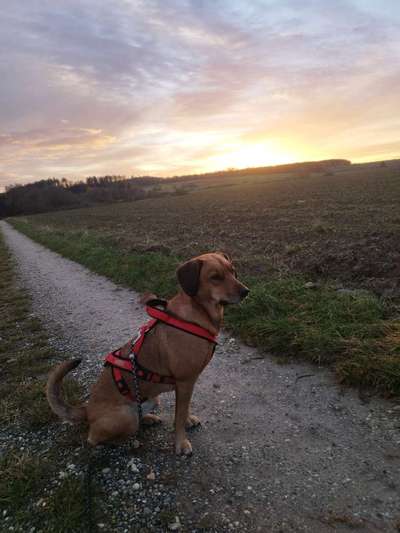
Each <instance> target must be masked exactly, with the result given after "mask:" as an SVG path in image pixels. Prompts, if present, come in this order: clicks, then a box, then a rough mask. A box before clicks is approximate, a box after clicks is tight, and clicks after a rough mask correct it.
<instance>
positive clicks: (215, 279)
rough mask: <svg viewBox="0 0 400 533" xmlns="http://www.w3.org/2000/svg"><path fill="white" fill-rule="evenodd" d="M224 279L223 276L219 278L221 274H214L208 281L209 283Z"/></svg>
mask: <svg viewBox="0 0 400 533" xmlns="http://www.w3.org/2000/svg"><path fill="white" fill-rule="evenodd" d="M223 279H224V277H223V276H221V274H218V273H215V274H213V275H212V276H211V277H210V280H211V281H222V280H223Z"/></svg>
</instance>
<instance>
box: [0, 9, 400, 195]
mask: <svg viewBox="0 0 400 533" xmlns="http://www.w3.org/2000/svg"><path fill="white" fill-rule="evenodd" d="M336 157H339V158H348V159H351V160H352V161H357V162H363V161H372V160H382V159H390V158H396V157H400V1H399V0H254V1H251V0H158V1H157V0H108V1H107V2H106V1H101V0H57V1H54V0H16V1H15V2H9V1H8V0H7V1H6V0H0V188H2V187H4V186H6V185H9V184H14V183H24V182H28V181H34V180H37V179H42V178H48V177H53V176H54V177H66V178H68V179H78V178H82V177H85V176H90V175H105V174H123V175H127V176H130V175H144V174H152V175H158V176H171V175H177V174H188V173H195V172H205V171H210V170H221V169H226V168H243V167H250V166H262V165H270V164H279V163H289V162H295V161H305V160H317V159H324V158H336Z"/></svg>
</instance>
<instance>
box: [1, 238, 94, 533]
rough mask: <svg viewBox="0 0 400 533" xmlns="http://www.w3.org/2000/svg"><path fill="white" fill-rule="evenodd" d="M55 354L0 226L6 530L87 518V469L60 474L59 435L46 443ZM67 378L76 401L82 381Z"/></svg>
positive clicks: (54, 527)
mask: <svg viewBox="0 0 400 533" xmlns="http://www.w3.org/2000/svg"><path fill="white" fill-rule="evenodd" d="M54 355H55V354H54V351H53V350H52V349H51V348H50V346H49V343H48V339H47V336H46V333H45V332H44V330H43V328H42V326H41V323H40V322H39V321H38V320H37V318H36V317H35V316H34V315H33V314H32V311H31V302H30V299H29V297H28V295H27V294H26V293H25V292H24V291H22V290H21V289H20V288H19V287H18V286H17V283H16V279H15V275H14V271H13V262H12V258H11V257H10V254H9V252H8V250H7V248H6V246H5V244H4V241H3V239H2V236H1V234H0V372H1V376H2V379H1V382H0V425H1V427H2V436H3V435H4V437H5V438H4V442H3V444H2V449H1V454H0V455H1V459H0V515H1V517H2V524H3V527H4V531H5V530H7V531H8V530H10V531H31V530H32V528H36V530H37V531H44V532H47V531H49V532H50V531H51V532H67V531H71V532H72V531H73V532H75V531H82V528H83V527H84V524H85V523H86V522H85V521H86V518H85V512H86V510H85V508H84V501H85V499H84V498H83V487H84V485H83V483H84V480H83V478H82V476H78V475H75V476H66V477H65V478H63V479H59V478H58V472H59V470H60V469H63V468H65V465H64V464H63V458H62V457H60V453H59V448H58V446H57V443H56V442H54V443H53V445H51V446H50V448H49V443H48V440H47V441H46V443H44V444H42V443H41V440H42V436H43V435H46V433H48V432H46V429H47V428H49V427H50V426H51V424H52V422H53V420H54V416H53V414H52V412H51V411H50V409H49V407H48V404H47V401H46V398H45V393H44V385H45V380H46V376H47V372H48V369H49V368H50V366H51V364H53V363H54ZM66 383H67V386H66V390H65V394H66V396H67V398H68V401H71V402H76V401H77V399H78V397H80V395H81V389H80V386H79V385H78V384H77V383H76V382H74V381H72V380H68V381H67V382H66ZM70 433H73V431H72V432H71V431H70ZM2 440H3V439H2ZM33 443H35V446H36V448H37V449H36V450H34V448H33V446H32V445H33ZM27 450H29V452H28V451H27ZM42 452H43V453H42ZM66 509H68V512H65V511H66ZM10 528H13V529H10ZM2 531H3V529H2Z"/></svg>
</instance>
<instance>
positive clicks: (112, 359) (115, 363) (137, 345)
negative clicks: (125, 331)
mask: <svg viewBox="0 0 400 533" xmlns="http://www.w3.org/2000/svg"><path fill="white" fill-rule="evenodd" d="M156 305H164V306H165V305H166V302H164V301H163V300H154V301H151V302H149V304H148V305H147V307H146V310H147V313H148V314H149V316H151V317H152V318H151V320H149V321H148V322H146V323H145V324H144V325H143V326H141V328H140V329H139V332H138V334H137V337H136V338H135V339H134V340H133V341H132V344H131V347H130V350H129V354H131V353H133V354H134V355H135V357H134V362H133V361H132V360H131V359H130V358H126V357H123V356H122V355H121V350H120V349H119V350H114V351H113V352H110V353H109V354H107V355H106V357H105V363H104V364H105V366H111V372H112V376H113V379H114V382H115V384H116V386H117V388H118V390H119V392H120V393H121V394H122V395H123V396H127V397H128V398H129V399H130V400H132V401H133V402H136V401H137V398H136V395H135V394H133V393H132V392H131V390H130V388H129V386H128V384H127V382H126V380H125V378H124V375H123V371H126V372H131V373H134V374H135V376H136V378H138V379H141V380H143V381H147V382H150V383H160V384H168V385H175V379H174V378H173V377H172V376H162V375H161V374H158V373H157V372H152V371H151V370H148V369H147V368H145V367H144V366H142V365H141V364H140V363H139V362H138V360H137V355H138V354H139V352H140V350H141V348H142V345H143V342H144V339H145V336H146V334H147V333H148V332H149V331H150V330H151V329H153V327H154V326H155V325H156V324H157V323H158V322H164V323H165V324H168V325H169V326H172V327H174V328H177V329H180V330H182V331H185V332H186V333H190V334H191V335H195V336H196V337H201V338H203V339H206V340H208V341H209V342H212V343H213V344H214V349H215V345H216V344H217V336H216V335H213V334H212V333H210V332H209V331H208V330H207V329H205V328H203V327H201V326H199V325H197V324H194V323H192V322H187V321H185V320H181V319H179V318H176V317H174V316H172V315H170V314H169V313H167V312H165V311H162V310H161V309H159V308H158V307H155V306H156ZM129 354H128V357H129ZM143 401H145V400H143Z"/></svg>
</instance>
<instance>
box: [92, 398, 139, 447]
mask: <svg viewBox="0 0 400 533" xmlns="http://www.w3.org/2000/svg"><path fill="white" fill-rule="evenodd" d="M138 426H139V425H138V417H137V414H136V413H133V412H132V410H131V409H130V408H129V409H127V408H125V407H123V408H119V409H118V410H117V411H114V410H113V411H112V412H108V413H107V414H106V415H103V416H101V417H100V418H97V419H96V420H94V421H93V422H92V423H91V424H90V428H89V435H88V439H87V440H88V443H89V444H91V445H92V446H96V445H97V444H101V443H104V442H114V441H115V442H118V441H122V440H127V439H129V437H131V436H132V435H134V434H135V433H136V432H137V430H138Z"/></svg>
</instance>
